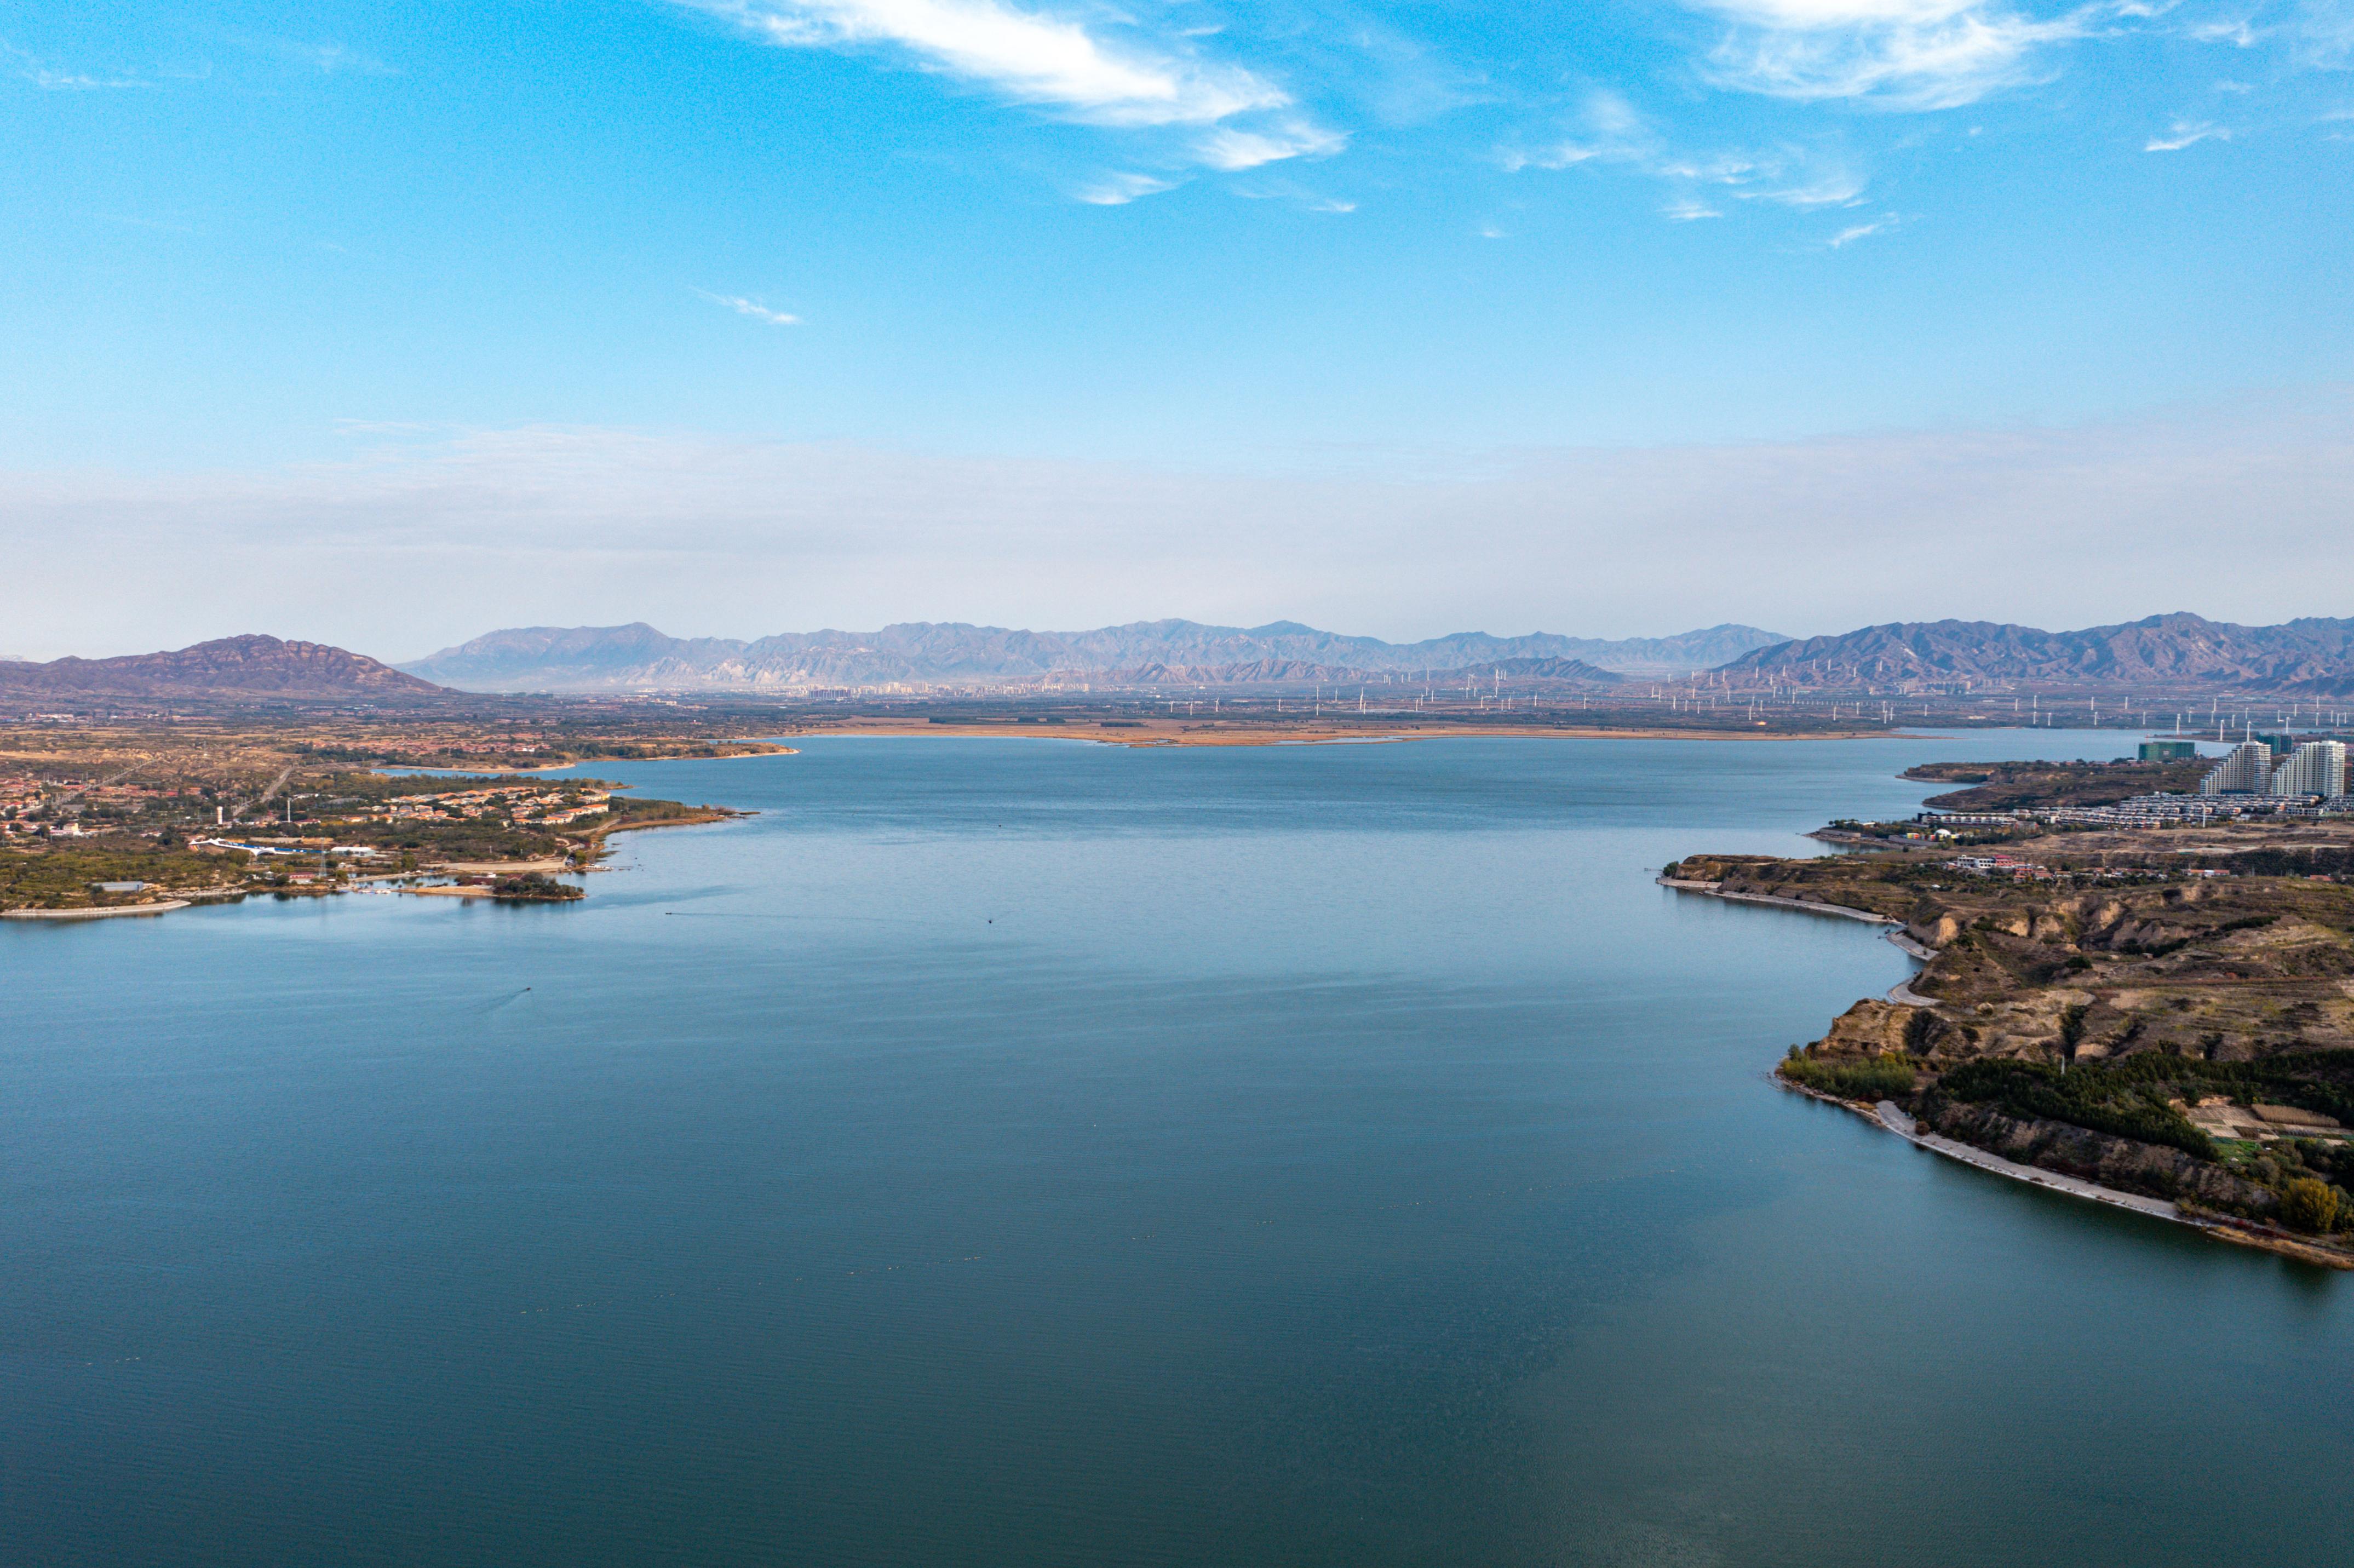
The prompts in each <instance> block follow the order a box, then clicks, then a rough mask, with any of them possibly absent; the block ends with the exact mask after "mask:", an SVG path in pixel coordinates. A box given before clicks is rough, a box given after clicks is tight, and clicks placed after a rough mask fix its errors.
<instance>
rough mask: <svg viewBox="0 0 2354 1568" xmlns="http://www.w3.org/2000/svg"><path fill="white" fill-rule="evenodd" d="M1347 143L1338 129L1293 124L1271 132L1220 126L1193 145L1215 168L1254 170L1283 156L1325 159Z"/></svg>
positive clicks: (1204, 160)
mask: <svg viewBox="0 0 2354 1568" xmlns="http://www.w3.org/2000/svg"><path fill="white" fill-rule="evenodd" d="M1348 144H1349V138H1348V137H1346V136H1344V135H1342V134H1341V133H1340V132H1337V131H1326V130H1324V129H1322V128H1321V127H1319V126H1315V125H1310V124H1306V123H1295V124H1291V125H1286V126H1283V127H1280V128H1278V129H1277V130H1275V131H1272V132H1257V131H1243V130H1238V129H1236V128H1235V127H1234V126H1231V125H1221V126H1219V127H1218V128H1217V129H1216V130H1214V131H1212V132H1210V133H1209V134H1208V135H1206V136H1204V137H1203V138H1202V139H1201V141H1200V142H1198V143H1195V145H1194V152H1195V155H1196V156H1198V157H1199V158H1200V159H1201V161H1202V162H1203V163H1204V164H1208V165H1209V166H1210V167H1212V168H1214V169H1224V170H1227V171H1230V172H1231V171H1237V170H1242V169H1256V168H1257V167H1258V166H1259V165H1260V164H1273V163H1278V162H1280V161H1282V160H1283V159H1286V158H1326V157H1330V156H1331V155H1332V154H1335V153H1338V152H1340V151H1341V149H1342V148H1344V147H1346V146H1347V145H1348Z"/></svg>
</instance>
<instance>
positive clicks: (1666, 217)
mask: <svg viewBox="0 0 2354 1568" xmlns="http://www.w3.org/2000/svg"><path fill="white" fill-rule="evenodd" d="M2349 68H2354V3H2349V0H2299V3H2296V4H2285V3H2279V0H2274V3H2270V4H2264V3H2259V4H2256V5H2246V4H2234V5H2224V4H2221V3H2220V0H2199V3H2192V4H2186V5H2159V6H2152V5H2140V4H2137V3H2133V0H2109V3H2095V4H2088V5H2052V4H2048V3H2038V0H1689V3H1686V4H1666V3H1659V4H1637V5H1606V6H1592V7H1582V8H1568V7H1543V6H1538V7H1485V8H1466V7H1437V6H1429V5H1404V4H1396V3H1392V4H1371V3H1367V4H1353V5H1352V4H1323V3H1318V4H1306V3H1302V4H1284V5H1258V6H1251V7H1239V6H1237V7H1232V8H1225V7H1221V6H1218V5H1201V4H1167V3H1161V0H1148V3H1147V4H1145V5H1138V6H1130V7H1127V8H1124V9H1121V10H1119V11H1117V12H1115V11H1114V10H1113V9H1111V8H1109V7H1107V6H1101V5H1092V4H1076V3H1075V4H1068V5H1065V4H1055V3H1048V0H1018V3H1017V0H701V3H685V0H592V3H588V4H583V5H567V6H562V7H531V8H507V7H387V6H382V5H359V4H350V3H334V0H330V3H326V4H315V5H292V4H285V3H270V0H263V3H260V4H252V3H247V4H238V5H228V4H222V3H217V0H182V3H175V4H172V5H161V4H155V3H154V0H127V3H125V4H122V5H112V6H109V7H106V8H104V9H103V10H102V11H98V12H92V11H90V9H89V8H81V7H65V6H58V5H34V6H29V7H19V8H16V9H14V10H12V11H11V12H10V13H9V14H8V15H7V16H6V17H5V19H0V112H5V115H6V117H7V122H8V125H9V129H10V132H11V137H12V143H13V148H14V151H15V153H16V156H15V157H14V158H13V159H12V167H11V171H10V174H9V175H8V177H7V178H6V180H5V181H0V214H5V218H6V220H7V222H8V227H9V231H10V234H11V244H10V253H9V265H8V266H7V267H6V268H5V270H0V308H5V311H6V313H7V315H8V318H9V320H10V322H11V323H12V331H11V333H10V334H7V335H6V338H5V342H0V547H5V548H6V549H7V550H8V551H10V553H11V555H12V556H13V557H14V559H13V561H12V570H11V572H10V573H9V574H8V581H7V584H6V586H5V587H0V616H5V627H6V629H7V630H6V636H5V641H6V642H7V643H8V644H9V645H10V646H12V647H14V648H16V649H18V650H19V651H22V652H28V653H35V654H39V655H44V656H47V655H53V654H58V653H65V652H77V653H85V654H90V653H102V652H122V651H124V650H125V649H128V648H133V647H160V646H167V645H177V644H180V643H186V642H189V641H196V640H199V639H201V638H205V637H209V636H217V635H222V634H226V633H230V632H236V631H244V630H270V631H273V632H279V633H282V634H285V635H292V636H302V637H307V638H313V639H315V640H318V641H332V642H335V643H338V644H342V645H347V646H353V647H360V648H368V649H374V650H379V651H382V652H386V653H387V654H388V655H397V656H413V655H415V654H416V653H419V652H424V651H426V650H428V649H430V648H433V647H438V646H443V645H446V644H448V643H451V642H453V641H461V640H462V639H464V638H465V637H468V636H472V635H474V634H477V633H479V632H481V631H482V630H488V629H490V628H493V627H496V626H506V625H515V624H525V623H534V622H540V623H558V624H579V623H615V622H622V621H629V620H650V621H652V622H653V623H655V624H657V625H661V626H663V628H664V629H665V630H672V631H673V632H675V633H677V634H679V635H695V634H698V633H722V634H726V633H736V634H753V635H757V634H758V629H774V628H779V627H801V628H816V627H821V626H860V625H866V626H873V625H880V624H883V623H885V622H887V621H894V620H970V621H977V622H989V623H995V624H1002V625H1010V626H1031V627H1047V626H1060V627H1070V626H1088V625H1101V624H1113V623H1118V622H1120V621H1125V620H1141V619H1157V618H1161V617H1164V616H1182V617H1186V618H1191V619H1195V620H1205V621H1217V622H1226V623H1235V624H1255V623H1257V622H1261V621H1266V620H1277V619H1296V620H1305V621H1310V622H1312V623H1315V624H1318V625H1327V626H1335V627H1340V628H1343V629H1345V630H1352V631H1360V632H1363V633H1366V634H1370V635H1378V636H1382V637H1384V638H1388V639H1392V640H1395V641H1410V640H1414V639H1417V638H1422V637H1427V636H1431V635H1437V634H1443V633H1446V632H1450V631H1458V630H1470V629H1479V630H1493V631H1497V632H1499V633H1510V632H1515V631H1528V630H1556V631H1563V632H1566V633H1571V634H1575V635H1583V636H1594V637H1623V636H1630V635H1647V634H1652V635H1655V634H1660V633H1666V632H1671V631H1675V630H1684V629H1687V628H1690V627H1693V626H1702V625H1708V624H1712V623H1714V622H1719V621H1746V622H1751V623H1755V624H1761V625H1772V626H1775V627H1777V628H1780V629H1782V630H1789V631H1792V632H1794V633H1797V634H1802V635H1803V634H1808V633H1816V632H1830V631H1839V630H1848V629H1850V628H1852V627H1854V626H1858V625H1861V624H1865V623H1868V622H1872V621H1876V620H1904V619H1935V618H1938V617H1940V616H1946V615H1953V616H1962V617H1969V618H1984V619H1989V620H2021V621H2026V622H2030V623H2032V624H2039V625H2044V626H2051V627H2059V626H2082V625H2089V624H2095V623H2101V622H2107V621H2115V620H2127V619H2131V618H2134V617H2137V616H2139V615H2144V614H2148V613H2153V612H2158V611H2163V610H2170V609H2197V610H2199V611H2200V613H2202V614H2207V615H2211V616H2214V617H2217V618H2221V619H2231V620H2242V621H2248V622H2269V621H2276V620H2284V619H2287V618H2290V617H2294V616H2296V615H2300V614H2328V613H2331V612H2333V611H2335V610H2339V609H2343V608H2345V606H2346V605H2347V603H2348V602H2349V594H2354V558H2349V556H2354V553H2349V552H2347V551H2345V550H2343V549H2342V548H2333V547H2331V546H2332V544H2333V542H2334V540H2335V537H2336V535H2337V534H2338V532H2339V531H2342V529H2343V526H2344V520H2345V518H2346V517H2347V516H2348V515H2349V514H2354V441H2349V436H2348V431H2349V428H2354V420H2349V413H2354V402H2349V386H2354V322H2349V317H2348V314H2347V313H2346V312H2345V310H2344V308H2343V301H2344V297H2345V291H2346V286H2347V283H2348V277H2347V265H2346V261H2345V248H2344V241H2343V237H2344V235H2345V234H2347V233H2349V232H2354V179H2349V177H2348V176H2349V158H2354V69H2349ZM387 585H391V586H394V587H397V588H398V589H400V591H399V592H398V593H387V591H386V589H387Z"/></svg>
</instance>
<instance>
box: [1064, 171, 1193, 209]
mask: <svg viewBox="0 0 2354 1568" xmlns="http://www.w3.org/2000/svg"><path fill="white" fill-rule="evenodd" d="M1176 188H1177V182H1176V181H1175V180H1164V179H1162V178H1161V176H1160V175H1140V174H1136V173H1134V172H1132V171H1130V172H1123V173H1119V174H1110V175H1104V176H1103V177H1102V178H1101V179H1098V180H1092V181H1090V182H1088V183H1087V184H1086V185H1081V186H1079V188H1078V189H1076V190H1075V191H1073V192H1072V193H1071V196H1072V197H1073V199H1075V200H1077V201H1083V202H1085V203H1087V205H1088V206H1089V207H1126V206H1127V205H1128V204H1129V202H1132V201H1136V200H1138V199H1140V197H1144V196H1158V195H1160V194H1161V192H1162V191H1166V190H1174V189H1176Z"/></svg>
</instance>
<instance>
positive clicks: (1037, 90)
mask: <svg viewBox="0 0 2354 1568" xmlns="http://www.w3.org/2000/svg"><path fill="white" fill-rule="evenodd" d="M679 3H681V4H687V5H695V7H696V8H697V9H700V10H705V11H709V12H714V13H716V14H718V15H720V16H726V17H729V18H731V19H733V20H735V21H737V23H739V24H740V25H742V26H745V27H747V28H748V29H750V30H751V31H753V32H755V33H757V34H758V35H759V36H761V37H765V38H767V39H769V41H770V42H772V43H777V44H783V45H788V46H792V47H799V48H853V47H856V46H859V45H883V46H888V47H895V48H901V49H904V50H906V51H907V52H908V53H910V54H912V55H914V56H915V57H916V58H917V59H918V60H919V61H920V62H921V63H922V64H923V66H924V67H925V69H929V70H935V71H938V72H941V73H943V74H945V75H949V76H953V77H957V78H959V79H963V80H967V81H972V82H977V83H979V84H981V85H982V86H984V87H987V88H989V89H991V90H993V91H997V92H1001V93H1002V94H1004V95H1005V96H1006V97H1008V98H1010V99H1013V100H1014V101H1017V102H1022V103H1034V104H1040V105H1044V106H1047V107H1050V108H1054V109H1057V110H1060V111H1064V112H1066V113H1068V114H1071V115H1073V116H1075V117H1076V118H1079V119H1083V120H1087V121H1092V122H1097V123H1099V124H1106V125H1208V124H1214V123H1215V122H1218V121H1221V120H1225V119H1227V118H1228V117H1230V116H1233V115H1236V114H1241V113H1245V112H1247V111H1252V110H1264V109H1281V108H1284V107H1286V106H1288V104H1289V103H1290V102H1291V99H1290V96H1289V95H1288V93H1286V92H1284V91H1283V90H1281V89H1279V88H1278V87H1276V86H1274V85H1273V84H1272V83H1269V82H1267V81H1263V80H1261V79H1259V78H1258V77H1257V76H1255V75H1253V74H1252V73H1251V72H1249V71H1247V70H1244V69H1241V68H1239V67H1235V66H1222V65H1217V64H1214V63H1212V62H1209V61H1206V60H1203V59H1200V58H1195V57H1194V56H1193V55H1192V54H1191V53H1190V52H1188V51H1185V50H1182V49H1180V48H1172V47H1169V45H1167V44H1162V45H1155V44H1153V43H1149V42H1144V41H1141V40H1140V41H1137V42H1133V43H1128V42H1122V43H1114V42H1112V41H1110V40H1109V39H1108V38H1105V37H1098V36H1097V34H1095V33H1092V32H1090V31H1088V29H1087V27H1086V26H1083V25H1081V24H1080V23H1078V22H1076V21H1072V20H1069V19H1066V18H1065V17H1061V16H1050V15H1047V14H1044V13H1042V12H1037V11H1026V10H1023V9H1021V8H1019V7H1017V6H1013V5H1006V4H1003V3H1002V0H679ZM1171 42H1172V43H1173V42H1174V41H1173V40H1172V41H1171Z"/></svg>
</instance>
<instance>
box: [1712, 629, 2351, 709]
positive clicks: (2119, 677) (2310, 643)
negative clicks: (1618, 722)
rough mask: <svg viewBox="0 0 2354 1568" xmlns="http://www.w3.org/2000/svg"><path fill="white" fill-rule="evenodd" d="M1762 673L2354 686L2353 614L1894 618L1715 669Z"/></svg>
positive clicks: (1893, 685) (1909, 680)
mask: <svg viewBox="0 0 2354 1568" xmlns="http://www.w3.org/2000/svg"><path fill="white" fill-rule="evenodd" d="M1723 675H1724V677H1725V678H1726V679H1727V680H1728V681H1729V682H1731V683H1734V684H1735V685H1749V684H1763V683H1768V682H1773V683H1786V684H1792V685H1799V686H1813V687H1834V688H1840V689H1845V690H1853V689H1856V688H1858V687H1877V688H1879V689H1881V690H1883V691H1888V690H1895V691H1904V690H1920V689H1924V688H1929V687H1935V688H1940V689H1942V688H1948V687H1956V686H1961V685H1965V684H1967V685H1988V684H1995V683H2006V684H2020V685H2030V686H2102V685H2114V686H2143V687H2147V686H2165V687H2172V688H2181V687H2186V686H2187V687H2192V688H2197V687H2207V686H2211V687H2217V688H2222V687H2237V688H2242V689H2250V690H2262V691H2266V692H2278V693H2284V694H2290V693H2301V694H2313V695H2317V696H2321V695H2332V694H2340V693H2349V692H2354V620H2325V619H2321V618H2318V617H2314V618H2308V619H2306V620H2292V621H2288V622H2285V624H2282V625H2279V626H2238V625H2234V624H2232V622H2230V621H2222V620H2207V619H2205V618H2204V617H2202V616H2197V615H2190V614H2174V615H2153V616H2149V617H2147V618H2146V619H2144V620H2129V621H2126V622H2125V623H2123V624H2122V625H2117V626H2094V627H2089V628H2087V629H2086V630H2083V631H2043V630H2038V629H2036V628H2034V627H2031V626H2009V625H2004V624H2001V623H1999V622H1996V621H1991V620H1931V621H1895V622H1891V623H1890V624H1888V625H1885V626H1867V627H1865V628H1864V629H1863V630H1860V631H1850V632H1846V633H1844V634H1842V635H1840V636H1838V637H1808V638H1802V639H1799V640H1797V641H1790V642H1784V643H1781V644H1779V645H1778V646H1776V647H1771V648H1760V649H1758V650H1756V651H1755V652H1749V653H1745V654H1744V655H1742V656H1741V657H1739V658H1737V659H1734V661H1732V662H1730V663H1728V664H1727V665H1726V666H1725V667H1724V669H1723Z"/></svg>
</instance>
